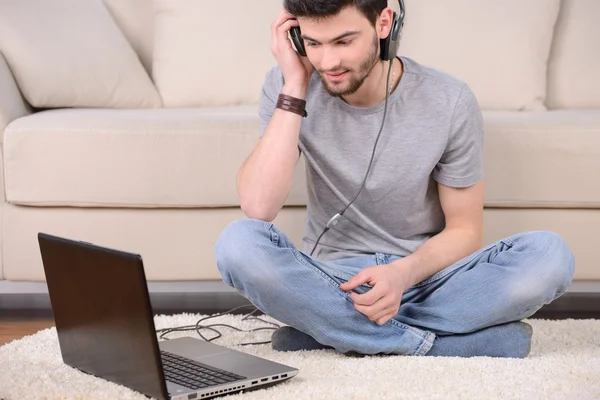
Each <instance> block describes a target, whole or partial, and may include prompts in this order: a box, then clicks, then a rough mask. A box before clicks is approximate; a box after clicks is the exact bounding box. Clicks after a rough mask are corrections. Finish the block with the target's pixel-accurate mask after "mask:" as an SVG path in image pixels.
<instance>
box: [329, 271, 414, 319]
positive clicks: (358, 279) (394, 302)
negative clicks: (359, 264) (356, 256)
mask: <svg viewBox="0 0 600 400" xmlns="http://www.w3.org/2000/svg"><path fill="white" fill-rule="evenodd" d="M410 270H411V269H410V268H407V265H404V263H402V261H400V260H399V262H395V263H392V264H384V265H376V266H373V267H368V268H365V269H363V270H362V271H360V272H359V273H358V274H356V275H355V276H353V277H352V278H351V279H350V280H349V281H348V282H346V283H344V284H342V285H340V288H341V289H342V290H343V291H345V292H347V291H350V290H353V289H355V288H357V287H359V286H360V285H364V284H365V283H366V284H369V285H371V286H372V288H371V289H370V290H369V291H368V292H366V293H364V294H357V293H354V292H352V293H350V298H351V299H352V301H354V308H356V310H357V311H359V312H361V313H363V314H365V315H366V316H367V317H369V319H370V320H371V321H373V322H376V323H377V324H378V325H383V324H385V323H386V322H388V321H389V320H390V318H392V317H393V316H395V315H396V314H398V310H399V309H400V303H401V301H402V295H403V294H404V292H405V291H406V290H407V289H408V288H410V287H411V286H412V285H413V283H412V276H411V273H410Z"/></svg>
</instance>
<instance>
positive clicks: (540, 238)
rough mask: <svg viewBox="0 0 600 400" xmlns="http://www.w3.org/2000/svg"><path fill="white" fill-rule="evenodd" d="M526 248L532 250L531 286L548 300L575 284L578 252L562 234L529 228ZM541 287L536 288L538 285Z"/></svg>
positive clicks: (530, 258) (532, 289)
mask: <svg viewBox="0 0 600 400" xmlns="http://www.w3.org/2000/svg"><path fill="white" fill-rule="evenodd" d="M528 236H529V237H528V238H527V239H525V240H526V241H527V243H526V244H525V248H526V249H528V251H530V252H531V256H532V257H527V262H528V264H529V265H523V267H525V268H527V269H529V272H530V274H528V278H529V279H528V280H529V283H530V285H531V286H529V290H531V291H532V292H533V293H536V292H537V294H538V295H540V296H543V297H546V299H545V300H546V301H551V300H554V298H555V297H558V296H559V295H562V294H563V293H564V292H566V290H567V289H568V287H569V286H570V285H571V282H572V280H573V275H574V273H575V256H574V255H573V252H572V251H571V249H570V248H569V246H568V244H567V242H566V241H565V240H564V238H563V237H562V236H560V235H559V234H557V233H555V232H551V231H536V232H529V233H528ZM536 287H537V288H538V289H539V290H537V291H536V290H535V288H536Z"/></svg>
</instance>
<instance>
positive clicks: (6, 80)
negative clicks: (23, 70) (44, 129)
mask: <svg viewBox="0 0 600 400" xmlns="http://www.w3.org/2000/svg"><path fill="white" fill-rule="evenodd" d="M0 88H2V89H1V90H0V145H2V143H3V142H4V128H6V126H7V125H8V124H9V123H11V122H12V121H13V120H15V119H17V118H20V117H23V116H25V115H28V114H31V113H32V109H31V106H30V105H29V104H27V102H26V101H25V99H24V98H23V96H22V95H21V92H20V91H19V87H18V86H17V82H15V79H14V77H13V75H12V72H11V70H10V67H9V66H8V63H7V62H6V60H5V59H4V56H3V55H2V53H0Z"/></svg>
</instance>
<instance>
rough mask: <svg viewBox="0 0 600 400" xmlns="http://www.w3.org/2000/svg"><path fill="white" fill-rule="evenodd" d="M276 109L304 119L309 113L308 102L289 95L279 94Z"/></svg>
mask: <svg viewBox="0 0 600 400" xmlns="http://www.w3.org/2000/svg"><path fill="white" fill-rule="evenodd" d="M276 107H277V108H279V109H282V110H285V111H290V112H293V113H295V114H298V115H300V116H302V117H307V116H308V113H307V112H306V100H302V99H299V98H297V97H293V96H289V95H287V94H283V93H280V94H279V97H278V99H277V106H276Z"/></svg>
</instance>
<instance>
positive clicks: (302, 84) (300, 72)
mask: <svg viewBox="0 0 600 400" xmlns="http://www.w3.org/2000/svg"><path fill="white" fill-rule="evenodd" d="M294 26H298V21H297V20H296V19H295V17H294V16H293V15H292V14H290V13H289V12H287V10H285V9H283V10H282V11H281V13H280V14H279V16H278V17H277V19H275V21H274V22H273V24H272V25H271V36H272V38H271V53H273V55H274V56H275V59H276V60H277V63H278V64H279V67H280V68H281V71H282V73H283V77H284V79H285V86H286V87H288V88H290V87H293V88H294V89H296V90H298V89H300V90H306V88H307V87H308V82H310V77H311V75H312V72H313V69H314V67H313V65H312V64H311V63H310V61H309V60H308V57H301V56H300V55H299V54H298V53H297V52H296V51H295V50H294V48H293V47H292V42H291V41H290V39H289V38H288V32H289V31H290V29H291V28H292V27H294Z"/></svg>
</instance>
